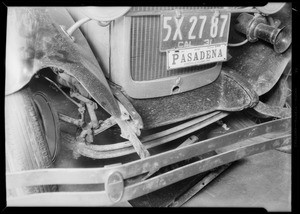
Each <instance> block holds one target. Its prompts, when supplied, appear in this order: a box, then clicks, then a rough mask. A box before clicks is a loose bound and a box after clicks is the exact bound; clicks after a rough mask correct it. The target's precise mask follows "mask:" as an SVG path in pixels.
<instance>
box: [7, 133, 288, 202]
mask: <svg viewBox="0 0 300 214" xmlns="http://www.w3.org/2000/svg"><path fill="white" fill-rule="evenodd" d="M273 136H274V138H272V139H268V138H265V139H263V138H261V140H260V141H256V142H255V143H254V144H251V145H246V146H245V145H244V146H242V147H237V148H235V149H233V150H230V151H227V152H223V153H220V154H217V155H215V156H212V157H209V158H206V159H203V160H200V161H196V162H194V163H191V164H189V165H186V166H183V167H180V168H177V169H175V170H172V171H170V172H167V173H164V174H162V175H159V176H157V177H153V178H151V179H149V180H146V181H142V182H140V183H136V184H133V185H130V186H127V187H125V189H124V193H123V194H124V195H123V197H122V199H121V201H125V200H130V199H133V198H136V197H139V196H141V195H145V194H148V193H150V192H153V191H155V190H157V189H160V188H163V187H165V186H167V185H170V184H173V183H176V182H178V181H180V180H182V179H185V178H187V177H190V176H193V175H195V174H198V173H201V172H204V171H207V170H210V169H213V168H215V167H218V166H221V165H224V164H227V163H230V162H233V161H235V160H238V159H241V158H244V157H248V156H251V155H254V154H258V153H261V152H264V151H267V150H270V149H275V148H278V147H282V146H286V145H288V144H289V143H290V140H289V139H290V137H291V135H290V134H282V133H281V134H277V136H275V135H273ZM192 146H193V145H191V146H188V147H185V148H191V147H192ZM182 149H184V148H182ZM140 161H143V160H140ZM124 166H125V165H124ZM124 166H121V167H124ZM85 170H86V169H85ZM48 171H49V169H48ZM77 171H81V172H83V170H77ZM113 172H118V173H121V175H122V176H123V177H124V175H123V173H122V172H120V171H119V170H116V169H114V170H113ZM11 178H12V177H11ZM11 178H10V179H11ZM90 180H91V179H90ZM113 203H114V202H113V201H111V200H110V199H109V198H108V196H107V195H106V194H105V192H104V191H99V192H81V193H79V192H67V193H66V192H59V193H40V194H32V195H28V196H24V197H18V198H8V200H7V204H8V206H14V205H18V206H36V205H39V206H40V205H47V206H54V205H55V206H68V205H73V206H74V205H75V206H91V205H95V204H98V206H101V205H102V206H103V205H106V206H109V205H111V204H113Z"/></svg>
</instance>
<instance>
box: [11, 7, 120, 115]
mask: <svg viewBox="0 0 300 214" xmlns="http://www.w3.org/2000/svg"><path fill="white" fill-rule="evenodd" d="M73 24H74V21H73V19H72V18H71V16H70V15H69V14H68V12H67V11H66V10H65V9H64V8H35V7H28V8H26V7H23V8H22V7H8V19H7V27H8V29H7V35H8V36H7V48H6V89H5V93H6V94H7V95H8V94H11V93H14V92H16V91H17V90H19V89H20V88H22V87H23V86H24V85H25V84H27V83H28V82H29V81H30V79H31V77H32V76H33V75H34V74H35V73H36V72H37V71H38V70H40V69H42V68H45V67H56V68H59V69H62V70H64V71H65V72H67V73H68V74H70V75H72V76H74V77H75V78H76V79H77V80H78V81H79V82H80V83H81V84H82V85H83V87H84V88H85V89H86V90H87V91H88V92H89V93H90V94H91V96H92V97H93V98H94V99H95V100H96V101H97V103H98V104H99V105H100V106H102V107H103V108H104V109H105V110H106V111H107V112H108V113H110V114H112V115H113V116H115V117H120V110H119V107H118V105H117V103H116V101H115V99H114V97H113V95H112V92H111V90H110V88H109V85H108V83H107V81H106V79H105V76H104V74H103V72H102V70H101V68H100V66H99V64H98V62H97V60H96V58H95V56H94V55H93V53H92V51H91V50H90V48H89V46H88V43H87V41H86V40H85V38H84V37H83V35H82V34H81V32H80V31H75V32H74V34H73V36H74V37H75V38H76V41H75V42H73V41H72V40H71V39H70V38H69V37H68V36H67V35H65V33H64V32H63V31H62V29H61V27H60V26H59V25H64V26H71V25H73Z"/></svg>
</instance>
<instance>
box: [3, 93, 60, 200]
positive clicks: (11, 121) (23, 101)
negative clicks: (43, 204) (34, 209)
mask: <svg viewBox="0 0 300 214" xmlns="http://www.w3.org/2000/svg"><path fill="white" fill-rule="evenodd" d="M31 97H32V93H31V91H30V89H29V88H25V89H22V90H21V91H18V92H16V93H14V94H11V95H8V96H6V97H5V150H6V172H17V171H23V170H32V169H43V168H49V167H51V166H52V161H51V156H50V151H49V148H48V144H47V142H46V138H45V133H44V130H43V125H42V120H41V118H40V116H39V112H38V109H37V107H36V106H35V104H34V101H33V100H32V98H31ZM56 190H57V186H50V185H47V186H30V187H22V188H17V189H10V190H8V191H7V197H10V196H20V195H26V194H31V193H41V192H51V191H56Z"/></svg>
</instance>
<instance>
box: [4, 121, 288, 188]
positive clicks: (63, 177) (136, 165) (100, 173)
mask: <svg viewBox="0 0 300 214" xmlns="http://www.w3.org/2000/svg"><path fill="white" fill-rule="evenodd" d="M290 131H291V122H290V118H285V119H278V120H275V121H270V122H266V123H262V124H259V125H254V126H251V127H247V128H244V129H241V130H238V131H234V132H231V133H228V134H224V135H221V136H217V137H213V138H210V139H207V140H204V141H200V142H197V143H194V144H192V145H189V146H185V147H182V148H177V149H174V150H171V151H167V152H164V153H162V154H157V155H153V156H150V157H148V158H145V159H142V160H137V161H133V162H130V163H127V164H124V165H122V166H115V167H111V168H91V169H86V170H84V173H82V171H81V170H82V169H81V170H77V169H41V170H31V171H27V172H25V171H24V172H16V173H8V174H7V183H6V185H7V188H12V187H19V186H23V185H35V184H36V185H40V184H84V183H100V182H104V180H105V178H106V176H107V175H108V174H109V173H111V172H112V171H118V172H120V173H121V174H122V176H123V178H124V179H126V178H130V177H134V176H136V175H139V174H143V173H146V172H149V171H153V170H155V169H157V168H161V167H164V166H167V165H170V164H173V163H176V162H179V161H182V160H186V159H189V158H192V157H195V156H198V155H201V154H204V153H207V152H210V151H214V150H216V149H218V148H222V147H225V146H229V145H232V144H235V143H237V142H242V141H245V140H247V139H249V138H254V137H258V136H261V135H265V134H270V133H277V135H279V137H281V135H282V136H283V135H284V136H286V135H285V133H287V132H290ZM283 133H284V134H283ZM287 136H290V134H287ZM271 137H272V136H271ZM273 137H274V138H275V137H276V135H273ZM283 138H287V137H283ZM266 144H269V143H266ZM279 144H280V145H281V144H282V146H284V145H283V144H284V143H283V142H281V143H279ZM272 145H273V144H272ZM276 145H277V143H276ZM276 145H275V144H274V146H276ZM254 147H255V145H254ZM276 147H280V146H276ZM251 152H253V151H252V150H251ZM223 153H224V154H226V157H230V156H228V155H229V154H232V153H231V151H230V152H229V153H227V151H225V152H223ZM237 154H240V155H242V154H241V152H239V153H237ZM218 155H219V154H218ZM215 157H217V156H213V157H212V158H215ZM205 161H206V160H205ZM207 161H208V160H207ZM208 162H211V163H212V162H213V161H208ZM215 167H217V166H215ZM58 173H59V175H58ZM41 177H43V179H41Z"/></svg>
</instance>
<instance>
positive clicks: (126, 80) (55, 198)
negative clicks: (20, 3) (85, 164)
mask: <svg viewBox="0 0 300 214" xmlns="http://www.w3.org/2000/svg"><path fill="white" fill-rule="evenodd" d="M5 94H6V96H5V134H6V142H5V145H6V172H7V183H6V185H7V189H8V191H7V198H8V205H9V204H10V205H39V204H46V205H52V206H56V205H75V206H76V205H82V204H85V202H86V204H89V205H90V204H95V205H111V204H114V203H118V202H121V201H127V200H130V199H134V198H137V197H139V196H142V195H145V194H148V193H150V192H153V191H155V190H158V189H161V188H163V187H166V186H168V185H170V184H173V183H176V182H178V181H180V180H183V179H186V178H188V177H191V176H194V175H196V174H198V173H200V172H206V171H208V170H211V169H213V168H216V167H218V166H223V165H224V164H227V163H231V162H233V161H235V160H238V159H241V158H244V157H247V156H249V155H254V154H257V153H260V152H264V151H267V150H270V149H278V148H281V149H282V148H285V146H287V145H289V144H290V143H291V133H290V132H291V130H290V129H291V121H290V117H291V108H290V106H291V4H290V3H269V4H267V5H265V6H262V7H255V6H253V7H252V6H251V7H66V8H62V7H44V8H36V7H17V8H16V7H8V12H7V44H6V85H5ZM236 112H243V113H245V114H246V115H248V116H247V120H249V121H251V123H250V122H249V123H247V124H251V125H241V127H239V128H238V129H237V130H233V131H232V132H228V133H224V134H223V135H220V136H217V137H211V138H207V139H203V140H200V139H199V137H198V136H197V134H196V132H198V131H199V130H202V129H204V128H205V127H208V126H209V125H211V124H214V123H217V122H220V120H222V119H223V118H226V117H227V116H229V115H231V114H234V113H236ZM253 121H255V122H253ZM272 133H273V135H272ZM267 134H269V135H270V134H271V135H270V136H271V137H270V136H269V138H263V137H262V139H263V140H261V141H259V140H258V141H257V142H256V143H254V144H251V145H248V144H247V145H243V147H234V148H231V149H229V150H223V151H221V150H220V148H223V147H226V146H230V145H231V144H238V143H240V144H243V142H244V141H246V140H247V139H251V138H254V137H261V136H264V135H267ZM104 136H106V137H104ZM112 136H113V137H112ZM182 138H185V139H187V140H186V141H184V143H182V142H181V143H182V144H181V143H180V144H178V143H175V141H176V140H177V141H178V140H181V139H182ZM173 142H174V143H173ZM161 145H167V147H168V148H169V149H168V150H166V151H163V152H157V151H156V150H155V148H157V147H159V146H161ZM62 146H64V147H66V148H68V149H70V150H71V151H72V152H73V157H74V158H75V159H76V158H77V159H78V158H79V157H81V156H84V157H88V158H92V159H97V160H103V161H104V162H105V160H107V159H109V160H117V159H115V158H121V159H122V158H123V157H124V160H125V159H126V158H125V157H128V155H132V156H133V157H134V160H133V161H130V162H126V161H125V162H124V163H121V164H120V159H118V162H116V163H114V165H110V166H106V167H96V168H89V169H84V168H82V169H62V168H55V167H54V166H55V161H56V158H57V156H58V155H59V154H60V148H61V147H62ZM217 150H218V151H221V152H216V151H217ZM209 152H214V153H213V154H212V155H210V156H209V157H207V158H204V159H203V158H198V159H195V157H199V155H203V154H207V153H209ZM192 159H193V160H192ZM191 160H192V161H191ZM178 163H180V164H178ZM174 164H175V165H176V164H177V165H176V167H175V168H174V166H175V165H174ZM167 166H173V167H171V168H172V169H171V170H168V171H167V172H165V173H157V172H159V171H160V169H162V168H163V167H167ZM99 183H104V186H105V187H104V190H103V191H96V192H85V193H80V192H72V193H70V192H57V191H58V185H61V184H99ZM49 192H53V193H49ZM60 198H61V199H62V200H60ZM82 198H84V199H82ZM99 198H100V199H101V200H99Z"/></svg>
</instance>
